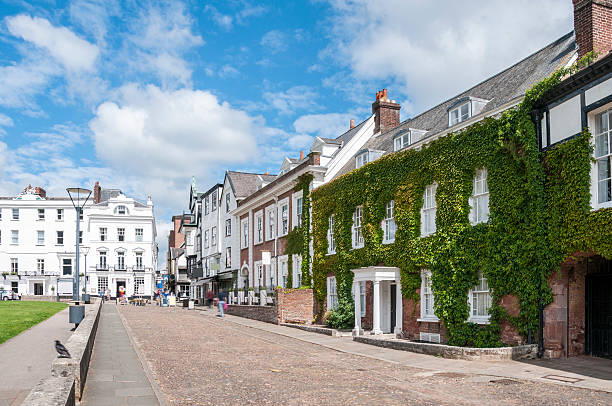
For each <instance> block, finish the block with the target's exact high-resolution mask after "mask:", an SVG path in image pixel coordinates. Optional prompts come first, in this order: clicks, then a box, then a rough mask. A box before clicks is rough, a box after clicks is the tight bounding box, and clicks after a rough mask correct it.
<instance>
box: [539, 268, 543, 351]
mask: <svg viewBox="0 0 612 406" xmlns="http://www.w3.org/2000/svg"><path fill="white" fill-rule="evenodd" d="M538 316H539V319H540V320H539V322H540V323H539V324H540V325H539V329H540V332H539V334H538V358H542V355H544V309H543V308H542V275H540V278H539V282H538Z"/></svg>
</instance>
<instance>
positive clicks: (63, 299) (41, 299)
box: [21, 295, 72, 302]
mask: <svg viewBox="0 0 612 406" xmlns="http://www.w3.org/2000/svg"><path fill="white" fill-rule="evenodd" d="M21 300H27V301H32V302H56V301H57V296H55V295H53V296H51V295H47V296H42V295H22V296H21ZM59 301H60V302H71V301H72V296H60V300H59Z"/></svg>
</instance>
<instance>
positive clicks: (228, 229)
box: [225, 195, 232, 237]
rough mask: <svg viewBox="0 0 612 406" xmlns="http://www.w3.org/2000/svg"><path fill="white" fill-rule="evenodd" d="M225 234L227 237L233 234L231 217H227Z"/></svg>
mask: <svg viewBox="0 0 612 406" xmlns="http://www.w3.org/2000/svg"><path fill="white" fill-rule="evenodd" d="M228 196H229V195H228ZM225 236H226V237H231V236H232V219H231V218H228V219H225Z"/></svg>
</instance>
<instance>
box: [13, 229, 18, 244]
mask: <svg viewBox="0 0 612 406" xmlns="http://www.w3.org/2000/svg"><path fill="white" fill-rule="evenodd" d="M11 245H19V230H11Z"/></svg>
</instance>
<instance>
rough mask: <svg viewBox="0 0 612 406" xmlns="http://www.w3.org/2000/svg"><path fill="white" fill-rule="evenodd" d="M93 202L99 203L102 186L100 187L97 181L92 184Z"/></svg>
mask: <svg viewBox="0 0 612 406" xmlns="http://www.w3.org/2000/svg"><path fill="white" fill-rule="evenodd" d="M93 192H94V198H93V200H94V204H98V203H100V199H101V198H102V196H101V195H102V188H101V187H100V183H99V182H98V181H96V184H95V185H94V190H93Z"/></svg>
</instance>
